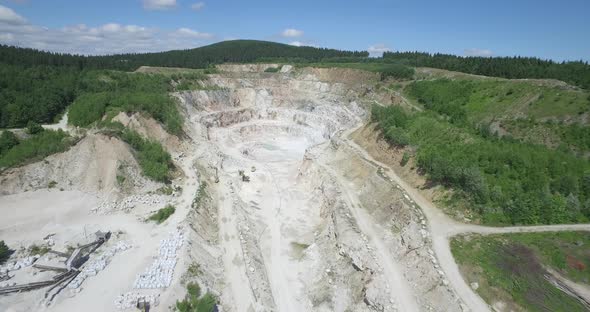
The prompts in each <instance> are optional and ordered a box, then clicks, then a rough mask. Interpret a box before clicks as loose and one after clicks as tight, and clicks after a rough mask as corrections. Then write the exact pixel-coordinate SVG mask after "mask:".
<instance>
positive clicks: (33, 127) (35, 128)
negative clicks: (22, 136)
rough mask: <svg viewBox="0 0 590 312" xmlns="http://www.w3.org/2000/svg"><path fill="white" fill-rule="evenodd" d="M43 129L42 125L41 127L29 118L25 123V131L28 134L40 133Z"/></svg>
mask: <svg viewBox="0 0 590 312" xmlns="http://www.w3.org/2000/svg"><path fill="white" fill-rule="evenodd" d="M42 131H43V127H41V125H40V124H38V123H36V122H34V121H32V120H30V121H29V122H28V123H27V133H29V134H37V133H41V132H42Z"/></svg>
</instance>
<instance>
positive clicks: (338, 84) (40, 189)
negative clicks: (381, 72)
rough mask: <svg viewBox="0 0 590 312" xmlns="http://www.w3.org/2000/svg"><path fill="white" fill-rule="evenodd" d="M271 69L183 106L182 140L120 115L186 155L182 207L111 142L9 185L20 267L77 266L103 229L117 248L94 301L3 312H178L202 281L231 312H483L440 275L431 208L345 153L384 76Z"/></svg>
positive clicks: (22, 304) (5, 300)
mask: <svg viewBox="0 0 590 312" xmlns="http://www.w3.org/2000/svg"><path fill="white" fill-rule="evenodd" d="M268 66H269V65H256V66H240V65H225V66H223V67H221V69H222V71H221V72H220V73H219V74H216V75H211V77H210V79H209V80H208V82H207V84H208V87H210V88H208V90H197V91H186V92H182V93H177V94H174V96H175V97H177V98H178V101H179V105H180V108H181V110H182V112H183V114H184V115H185V126H184V130H185V135H183V136H182V137H181V138H176V137H171V136H169V135H167V134H166V133H165V132H164V131H163V129H161V127H160V126H159V125H158V124H157V123H156V122H154V121H153V120H151V119H149V118H145V117H143V116H141V115H138V114H136V115H132V116H127V115H120V116H117V120H118V121H120V122H122V123H123V124H124V125H126V126H128V127H131V128H134V129H135V130H137V131H138V132H139V133H141V134H142V135H145V136H147V137H150V138H153V139H156V140H158V141H160V142H161V143H163V145H164V146H165V147H166V148H167V149H168V150H169V152H170V153H171V154H172V156H173V159H174V161H175V164H176V166H177V168H178V169H177V173H176V174H175V176H176V178H175V179H174V180H173V181H172V187H173V188H174V189H175V191H174V192H172V194H166V193H161V192H159V191H158V189H159V188H161V187H162V186H163V185H161V184H158V183H155V182H152V181H149V180H146V179H145V178H143V177H142V176H141V174H140V170H139V168H138V165H137V162H136V161H135V159H134V158H133V156H132V153H131V151H130V150H129V147H128V146H127V145H126V144H125V143H123V142H121V141H119V140H118V139H116V138H112V137H108V136H105V135H104V134H101V133H98V132H95V131H89V132H88V133H87V134H86V135H85V136H84V137H83V138H82V140H81V141H80V142H78V143H77V144H76V145H75V146H74V147H73V148H71V149H70V150H69V151H67V152H65V153H61V154H57V155H53V156H50V157H48V158H47V159H46V160H44V161H42V162H39V163H35V164H31V165H27V166H24V167H21V168H17V169H12V170H10V171H8V172H5V173H3V174H2V175H1V176H0V183H1V186H2V194H4V195H3V196H1V197H0V214H1V215H2V216H3V217H2V218H1V219H0V239H2V240H5V241H6V243H7V244H8V245H9V246H10V247H12V248H17V249H19V248H21V247H22V250H19V251H17V253H16V254H15V255H14V256H13V257H12V259H11V261H12V260H13V259H20V258H25V257H26V256H27V254H28V252H27V251H26V250H25V249H26V248H29V247H30V246H31V245H33V244H36V245H51V247H52V248H53V249H55V250H61V251H65V250H67V249H68V247H75V246H77V245H81V244H85V243H87V242H89V241H92V240H93V239H94V232H96V231H98V230H101V231H111V232H113V237H111V239H110V240H109V241H108V242H107V243H106V244H105V245H103V246H101V247H100V248H99V249H98V250H97V251H96V252H95V253H94V254H93V255H91V257H90V260H89V261H88V263H87V264H86V265H88V266H91V265H94V260H96V259H99V258H100V259H103V260H104V263H105V266H102V265H99V267H100V268H99V269H93V274H88V276H87V277H86V279H85V280H84V281H82V282H81V283H80V285H79V286H78V287H73V288H66V289H64V290H63V291H62V292H61V293H60V294H59V295H58V296H57V297H56V298H55V299H54V300H53V301H51V302H49V301H48V300H47V299H46V298H44V294H45V291H46V289H40V290H35V291H31V292H23V293H20V294H11V295H7V296H1V297H0V310H3V311H23V310H40V311H44V310H47V311H82V310H83V311H117V310H126V309H131V306H132V305H134V303H135V302H136V301H137V298H138V297H146V298H147V299H148V300H150V301H152V302H154V305H155V304H156V303H157V305H156V306H155V307H154V308H153V309H152V311H168V310H169V309H170V307H172V306H173V305H174V303H175V301H176V300H178V299H181V298H183V297H184V294H185V286H184V284H185V283H186V282H188V281H193V282H198V283H199V284H200V285H201V287H202V288H203V290H204V291H208V292H210V293H212V294H213V295H215V296H216V297H217V298H218V300H219V310H220V311H461V310H462V309H468V307H467V306H465V305H463V304H462V300H461V299H459V297H458V296H457V295H456V292H455V290H454V288H453V287H452V285H450V283H449V281H448V280H447V278H446V274H445V273H444V272H443V270H442V268H441V267H439V263H438V261H437V257H436V255H435V252H434V251H433V249H432V248H431V243H432V238H431V234H430V232H429V228H428V226H427V222H426V219H425V216H424V215H423V212H422V210H421V209H420V207H419V206H417V205H416V203H414V201H413V200H412V199H411V198H410V197H409V196H408V195H407V194H406V193H405V192H404V191H403V190H402V189H401V188H400V187H399V186H396V185H395V184H392V183H390V182H391V181H390V179H389V178H388V176H387V175H385V174H383V172H382V170H381V169H379V168H380V167H379V166H375V164H374V163H372V162H371V161H370V160H368V159H367V158H365V157H362V156H361V155H359V153H358V151H356V150H355V149H354V148H353V147H351V146H350V145H349V144H347V143H346V142H347V140H344V137H345V136H346V134H347V133H348V131H347V130H350V129H353V128H355V127H357V126H358V125H360V124H362V123H363V121H364V120H365V119H366V117H367V109H368V106H367V105H368V104H367V103H370V102H372V101H373V99H372V98H370V96H371V94H370V90H369V91H368V89H367V85H368V84H370V83H372V82H373V81H372V79H376V77H375V76H374V75H372V74H367V73H362V72H358V71H354V70H348V69H292V68H290V66H284V67H283V68H282V70H281V71H280V72H279V73H264V72H263V71H264V69H265V68H266V67H268ZM117 176H126V177H129V178H128V179H125V181H124V182H122V183H121V181H120V180H121V179H118V178H117ZM52 181H55V183H56V184H53V183H51V182H52ZM50 183H51V184H53V187H52V188H49V189H48V187H47V186H48V185H49V184H50ZM166 204H173V205H174V206H175V207H176V212H175V213H174V214H173V215H172V216H171V217H170V218H169V219H168V220H166V221H165V222H164V223H162V224H159V225H158V224H155V223H153V222H146V221H145V219H146V218H147V217H148V216H149V215H150V213H152V212H154V211H155V210H157V209H159V208H162V207H164V206H165V205H166ZM45 238H46V239H45ZM60 261H63V257H62V258H60V256H58V255H53V254H46V255H44V256H41V257H40V258H39V259H38V260H37V262H38V263H47V264H55V263H60ZM62 265H63V264H62ZM86 265H85V266H86ZM93 268H94V267H93ZM9 274H10V275H14V277H13V279H11V280H9V283H12V282H18V283H23V282H27V281H39V280H43V279H46V278H50V277H51V275H49V273H47V272H45V273H38V270H36V269H33V268H32V267H25V268H22V269H20V270H15V271H11V272H10V273H9ZM0 286H1V285H0ZM133 309H134V308H133Z"/></svg>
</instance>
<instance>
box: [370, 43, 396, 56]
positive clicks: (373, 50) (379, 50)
mask: <svg viewBox="0 0 590 312" xmlns="http://www.w3.org/2000/svg"><path fill="white" fill-rule="evenodd" d="M389 51H391V49H390V48H388V47H386V46H385V45H384V44H382V43H378V44H374V45H372V46H370V47H369V48H368V49H367V52H369V55H370V56H372V57H379V56H383V52H389Z"/></svg>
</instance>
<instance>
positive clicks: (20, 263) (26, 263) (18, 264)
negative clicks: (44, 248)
mask: <svg viewBox="0 0 590 312" xmlns="http://www.w3.org/2000/svg"><path fill="white" fill-rule="evenodd" d="M40 257H41V256H40V255H34V256H30V257H26V258H22V259H19V260H17V261H13V262H10V263H8V264H6V265H5V266H2V267H0V275H5V274H7V273H8V272H11V271H18V270H20V269H22V268H26V267H30V266H31V265H33V263H35V261H37V259H39V258H40Z"/></svg>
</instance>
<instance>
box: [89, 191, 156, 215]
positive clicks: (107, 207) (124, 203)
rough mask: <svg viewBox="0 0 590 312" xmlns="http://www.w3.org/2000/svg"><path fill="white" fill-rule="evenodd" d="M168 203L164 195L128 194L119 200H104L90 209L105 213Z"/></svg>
mask: <svg viewBox="0 0 590 312" xmlns="http://www.w3.org/2000/svg"><path fill="white" fill-rule="evenodd" d="M162 203H164V204H166V203H168V200H167V198H166V196H164V195H159V194H141V195H132V196H128V197H126V198H125V199H123V200H121V201H116V200H113V201H104V202H101V203H99V204H98V205H97V206H96V207H94V208H93V209H92V210H91V211H92V213H96V214H106V213H110V212H112V211H117V210H123V211H126V210H130V209H133V208H135V207H136V206H137V205H142V204H143V205H160V204H162Z"/></svg>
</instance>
